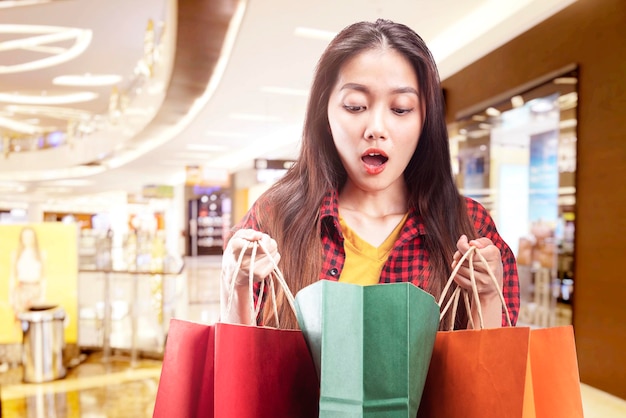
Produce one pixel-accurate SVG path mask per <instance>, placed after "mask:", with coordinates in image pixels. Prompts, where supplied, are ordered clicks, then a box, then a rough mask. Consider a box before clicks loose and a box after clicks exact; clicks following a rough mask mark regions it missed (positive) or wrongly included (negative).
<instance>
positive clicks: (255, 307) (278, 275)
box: [226, 241, 296, 328]
mask: <svg viewBox="0 0 626 418" xmlns="http://www.w3.org/2000/svg"><path fill="white" fill-rule="evenodd" d="M259 247H260V248H261V251H263V252H264V253H265V254H266V255H267V257H268V258H269V259H270V260H271V262H272V264H273V267H274V269H273V271H272V272H271V273H270V275H269V276H268V278H267V279H265V280H262V281H261V287H260V290H259V298H258V299H257V303H256V304H255V303H254V262H255V259H256V254H257V249H258V248H259ZM248 248H252V254H251V255H250V269H249V273H248V292H249V295H250V318H251V319H253V318H256V317H257V316H258V315H259V312H260V310H261V299H262V295H263V292H264V290H265V282H266V281H269V286H270V291H269V294H270V297H271V299H272V304H273V306H274V317H275V318H276V326H277V327H278V328H279V327H280V321H279V319H278V308H277V305H276V288H275V286H274V279H275V280H276V281H278V284H279V286H280V288H281V289H282V290H283V292H284V294H285V297H286V298H287V301H288V302H289V306H290V307H291V309H292V311H293V312H294V315H295V313H296V306H295V300H294V297H293V294H292V293H291V290H290V289H289V286H288V285H287V282H286V281H285V278H284V276H283V274H282V272H281V271H280V269H279V268H278V264H276V261H274V258H273V257H272V256H271V255H270V253H269V251H268V250H267V248H265V246H264V245H263V244H262V243H261V242H259V241H247V242H246V244H245V245H244V246H243V248H242V249H241V252H240V253H239V257H238V258H237V264H236V266H235V269H234V271H233V276H232V278H231V280H230V288H229V291H228V302H227V307H226V312H230V309H231V307H232V302H233V296H234V294H235V283H236V279H237V275H238V274H239V271H240V270H241V264H242V262H243V257H244V255H245V253H246V251H247V250H248Z"/></svg>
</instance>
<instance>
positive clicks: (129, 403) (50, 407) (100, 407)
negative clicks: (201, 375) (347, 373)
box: [0, 256, 626, 418]
mask: <svg viewBox="0 0 626 418" xmlns="http://www.w3.org/2000/svg"><path fill="white" fill-rule="evenodd" d="M186 269H187V277H188V286H189V295H190V305H189V311H188V319H190V320H194V321H201V322H205V323H210V322H214V321H215V320H216V319H217V315H218V312H219V297H218V290H219V282H218V280H217V279H218V277H219V276H218V272H219V258H218V257H212V256H208V257H197V258H194V259H189V260H188V261H187V263H186ZM80 360H81V362H80V364H79V365H78V366H76V367H72V368H70V369H69V370H68V375H67V377H65V378H64V379H60V380H56V381H53V382H47V383H40V384H34V383H22V375H23V371H22V369H21V368H20V367H14V368H10V369H8V370H3V371H0V398H1V399H2V414H1V417H2V418H22V417H25V418H66V417H68V418H69V417H72V418H73V417H82V418H105V417H110V418H126V417H128V418H143V417H152V412H153V408H154V400H155V397H156V392H157V387H158V382H159V376H160V372H161V362H160V361H158V360H150V359H140V360H139V361H137V362H135V363H131V361H130V358H129V357H128V356H123V355H115V354H113V355H112V356H111V357H109V358H106V359H105V358H103V357H102V354H101V353H100V352H94V353H92V354H90V355H86V356H83V357H82V358H81V359H80ZM581 391H582V395H583V406H584V412H585V418H617V417H623V418H626V401H625V400H622V399H618V398H616V397H614V396H611V395H608V394H606V393H604V392H601V391H599V390H597V389H594V388H592V387H589V386H587V385H581ZM294 418H297V417H294Z"/></svg>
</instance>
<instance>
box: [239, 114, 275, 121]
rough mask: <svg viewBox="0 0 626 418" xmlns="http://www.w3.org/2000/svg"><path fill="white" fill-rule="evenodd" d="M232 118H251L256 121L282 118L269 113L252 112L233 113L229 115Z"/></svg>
mask: <svg viewBox="0 0 626 418" xmlns="http://www.w3.org/2000/svg"><path fill="white" fill-rule="evenodd" d="M229 117H230V118H231V119H236V120H249V121H254V122H279V121H280V118H277V117H276V116H268V115H255V114H251V113H231V114H230V115H229Z"/></svg>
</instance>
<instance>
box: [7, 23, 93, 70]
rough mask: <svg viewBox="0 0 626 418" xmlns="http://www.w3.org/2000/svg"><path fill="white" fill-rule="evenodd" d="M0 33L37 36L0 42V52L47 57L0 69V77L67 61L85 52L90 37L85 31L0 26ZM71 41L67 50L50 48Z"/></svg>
mask: <svg viewBox="0 0 626 418" xmlns="http://www.w3.org/2000/svg"><path fill="white" fill-rule="evenodd" d="M0 33H8V34H28V35H39V36H31V37H25V38H17V39H10V40H7V41H4V42H0V52H4V51H11V50H16V49H17V50H20V49H21V50H25V51H31V52H39V53H44V54H45V55H46V57H45V58H42V59H37V60H33V61H28V62H24V63H21V64H14V65H0V74H11V73H19V72H23V71H32V70H39V69H42V68H48V67H52V66H55V65H59V64H62V63H64V62H67V61H70V60H71V59H74V58H76V57H77V56H79V55H80V54H82V53H83V52H85V50H86V49H87V47H88V46H89V44H90V43H91V39H92V36H93V32H92V31H91V30H88V29H77V28H68V27H61V26H42V25H9V24H0ZM72 40H73V41H74V44H73V45H71V46H70V47H69V48H62V47H58V46H51V45H50V44H57V43H60V42H65V41H72ZM50 54H52V55H50Z"/></svg>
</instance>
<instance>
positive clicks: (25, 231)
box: [0, 222, 78, 344]
mask: <svg viewBox="0 0 626 418" xmlns="http://www.w3.org/2000/svg"><path fill="white" fill-rule="evenodd" d="M77 237H78V230H77V225H76V224H65V223H61V222H44V223H36V224H14V225H0V344H13V343H21V342H22V327H21V322H20V321H19V320H18V319H17V318H18V316H19V314H20V312H23V311H26V310H29V309H30V308H31V307H33V306H39V307H41V306H58V307H60V308H63V310H64V311H65V322H64V324H65V342H66V343H75V342H76V340H77V335H76V334H77V323H78V321H77V305H78V292H77V283H78V241H77Z"/></svg>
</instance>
